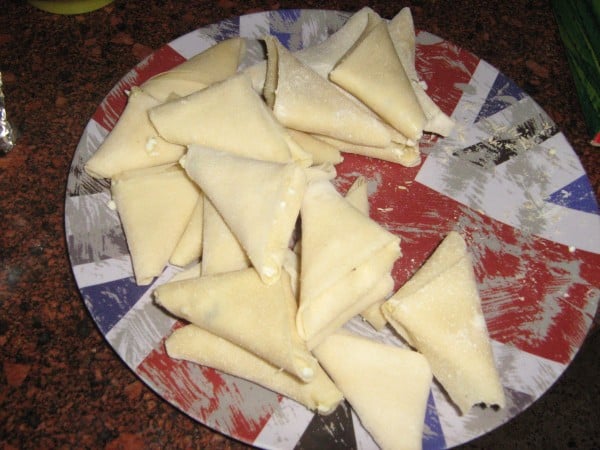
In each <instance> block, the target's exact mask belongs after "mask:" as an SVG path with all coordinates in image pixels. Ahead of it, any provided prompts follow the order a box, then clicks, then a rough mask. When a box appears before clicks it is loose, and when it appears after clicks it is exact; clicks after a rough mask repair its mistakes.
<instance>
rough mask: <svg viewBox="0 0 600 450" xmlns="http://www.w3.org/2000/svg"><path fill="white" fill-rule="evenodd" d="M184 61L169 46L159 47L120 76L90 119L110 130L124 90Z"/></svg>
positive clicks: (124, 99)
mask: <svg viewBox="0 0 600 450" xmlns="http://www.w3.org/2000/svg"><path fill="white" fill-rule="evenodd" d="M184 61H185V58H184V57H183V56H182V55H180V54H179V53H177V52H176V51H175V50H173V48H171V47H170V46H168V45H165V46H164V47H161V48H160V49H159V50H157V51H156V52H154V53H152V54H151V55H150V56H148V57H147V58H146V59H145V60H143V61H142V62H140V63H139V64H138V65H137V66H136V67H134V68H133V69H132V70H131V71H130V72H129V73H128V74H127V75H125V76H124V77H123V78H121V80H120V81H119V82H118V83H117V84H116V85H115V87H114V88H113V89H112V90H111V91H110V92H109V93H108V95H107V96H106V97H105V98H104V100H103V101H102V103H101V104H100V106H99V107H98V108H97V109H96V112H95V113H94V115H93V116H92V119H94V120H95V121H96V122H98V123H99V124H100V125H102V126H103V127H104V128H106V129H107V130H108V131H110V130H112V128H113V127H114V126H115V124H116V123H117V120H118V118H119V116H120V115H121V113H122V112H123V110H124V109H125V105H126V103H127V93H126V92H127V91H128V90H130V89H131V87H132V86H138V85H140V84H142V83H143V82H144V81H146V80H147V79H149V78H151V77H152V76H154V75H157V74H159V73H161V72H165V71H167V70H169V69H171V68H173V67H175V66H176V65H178V64H181V63H182V62H184Z"/></svg>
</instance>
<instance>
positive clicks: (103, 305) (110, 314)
mask: <svg viewBox="0 0 600 450" xmlns="http://www.w3.org/2000/svg"><path fill="white" fill-rule="evenodd" d="M149 288H150V286H138V285H137V284H135V279H134V278H133V277H130V278H124V279H120V280H115V281H110V282H108V283H103V284H97V285H94V286H88V287H84V288H81V295H82V296H83V301H84V302H85V305H86V306H87V308H88V310H89V311H90V313H91V315H92V317H93V318H94V320H95V321H96V323H97V324H98V327H99V328H100V331H101V332H102V334H104V335H106V333H108V332H109V331H110V329H111V328H112V327H114V326H115V324H116V323H117V322H118V321H119V320H120V319H121V318H122V317H123V316H124V315H125V314H126V313H127V312H128V311H129V310H130V309H131V308H132V307H133V305H135V304H136V302H137V301H138V300H139V299H140V297H142V295H144V293H145V292H146V291H147V290H148V289H149Z"/></svg>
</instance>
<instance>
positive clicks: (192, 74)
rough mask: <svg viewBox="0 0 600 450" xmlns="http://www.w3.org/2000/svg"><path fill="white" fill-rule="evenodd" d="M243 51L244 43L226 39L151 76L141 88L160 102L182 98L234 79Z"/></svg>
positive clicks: (240, 40)
mask: <svg viewBox="0 0 600 450" xmlns="http://www.w3.org/2000/svg"><path fill="white" fill-rule="evenodd" d="M245 49H246V44H245V41H244V39H242V38H231V39H227V40H225V41H222V42H219V43H217V44H215V45H213V46H212V47H209V48H208V49H206V50H204V51H203V52H201V53H199V54H197V55H195V56H193V57H192V58H190V59H188V60H187V61H184V62H182V63H181V64H179V65H177V66H175V67H173V68H172V69H171V70H168V71H166V72H162V73H159V74H158V75H155V76H153V77H152V78H150V79H149V80H147V81H146V82H144V83H143V84H142V85H141V86H140V87H141V88H142V89H143V90H144V91H145V92H147V93H148V94H150V95H152V96H153V97H154V98H156V99H158V100H160V101H161V102H165V101H167V100H169V99H171V98H177V97H184V96H186V95H189V94H191V93H192V92H195V91H198V90H200V89H204V88H205V87H206V86H209V85H211V84H213V83H216V82H217V81H222V80H224V79H226V78H229V77H230V76H232V75H234V74H235V73H236V71H237V68H238V65H239V63H240V60H241V58H242V56H243V54H244V51H245Z"/></svg>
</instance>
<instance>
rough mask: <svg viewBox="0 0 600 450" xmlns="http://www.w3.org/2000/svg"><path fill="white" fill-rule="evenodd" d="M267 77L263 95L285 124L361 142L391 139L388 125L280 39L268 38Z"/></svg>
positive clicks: (373, 143)
mask: <svg viewBox="0 0 600 450" xmlns="http://www.w3.org/2000/svg"><path fill="white" fill-rule="evenodd" d="M265 42H266V44H267V55H268V60H267V79H266V82H265V87H264V96H265V99H266V100H267V104H268V105H269V106H270V107H271V108H272V109H273V113H274V114H275V117H277V119H278V120H279V122H281V123H282V124H283V125H284V126H286V127H288V128H293V129H296V130H300V131H305V132H308V133H317V134H322V135H325V136H331V137H335V138H337V139H342V140H344V141H348V142H353V143H356V144H362V145H371V146H378V147H384V146H386V145H389V144H390V142H391V136H390V133H389V132H388V130H387V129H386V127H385V126H384V125H383V124H382V123H381V122H380V121H379V120H378V119H377V118H376V117H374V116H373V115H370V114H369V113H368V112H366V111H365V110H364V109H362V108H361V107H359V106H358V105H357V103H356V102H354V101H352V100H350V99H349V98H348V96H347V95H346V94H344V93H342V92H341V91H340V89H339V88H338V87H336V86H335V85H334V84H333V83H331V82H330V81H328V80H327V79H325V78H323V77H321V76H320V75H318V74H317V73H316V72H315V71H313V70H312V69H310V68H309V67H308V66H306V65H304V64H302V63H301V62H300V61H299V60H298V59H296V58H295V57H294V55H292V53H290V52H289V51H288V50H287V49H286V48H285V47H284V46H283V45H281V44H280V43H279V41H278V40H277V38H274V37H271V36H267V37H265Z"/></svg>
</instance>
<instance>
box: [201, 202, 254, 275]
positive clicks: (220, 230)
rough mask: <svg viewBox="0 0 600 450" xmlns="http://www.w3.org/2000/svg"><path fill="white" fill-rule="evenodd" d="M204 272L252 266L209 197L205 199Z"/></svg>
mask: <svg viewBox="0 0 600 450" xmlns="http://www.w3.org/2000/svg"><path fill="white" fill-rule="evenodd" d="M203 242H204V248H203V251H202V274H203V275H212V274H215V273H223V272H232V271H234V270H240V269H246V268H248V267H250V260H249V259H248V255H246V252H245V251H244V249H243V248H242V246H241V245H240V242H239V241H238V240H237V238H236V237H235V235H234V234H233V233H232V232H231V230H230V229H229V227H228V226H227V224H226V223H225V221H224V220H223V218H222V217H221V215H220V214H219V212H218V211H217V210H216V208H215V207H214V205H213V204H212V202H211V201H210V200H209V199H205V200H204V227H203Z"/></svg>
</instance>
